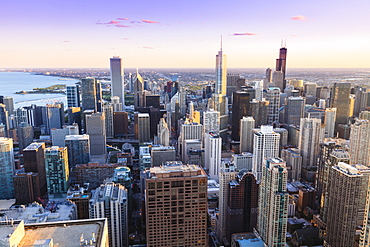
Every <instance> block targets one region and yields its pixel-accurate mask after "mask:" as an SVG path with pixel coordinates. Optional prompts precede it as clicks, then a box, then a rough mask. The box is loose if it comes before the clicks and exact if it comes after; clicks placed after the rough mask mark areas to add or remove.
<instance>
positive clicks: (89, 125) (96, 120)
mask: <svg viewBox="0 0 370 247" xmlns="http://www.w3.org/2000/svg"><path fill="white" fill-rule="evenodd" d="M86 134H88V135H89V136H90V154H91V155H105V154H106V152H107V149H106V147H105V145H106V134H105V115H104V113H100V112H99V113H93V114H90V115H86Z"/></svg>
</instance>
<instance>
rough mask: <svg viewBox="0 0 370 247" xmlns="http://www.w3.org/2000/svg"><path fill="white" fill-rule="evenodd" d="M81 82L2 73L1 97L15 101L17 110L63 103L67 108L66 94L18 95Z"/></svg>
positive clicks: (61, 78) (51, 77) (28, 74)
mask: <svg viewBox="0 0 370 247" xmlns="http://www.w3.org/2000/svg"><path fill="white" fill-rule="evenodd" d="M78 81H79V80H77V79H67V78H65V77H56V76H45V75H35V74H33V73H26V72H0V95H3V96H10V97H13V99H14V106H15V109H16V108H18V107H22V106H29V105H31V104H36V105H45V104H52V103H54V102H57V101H62V102H63V103H64V106H65V107H67V106H66V101H67V100H66V96H65V95H64V94H16V93H15V92H18V91H22V90H24V91H29V90H32V89H33V88H36V87H41V88H43V87H49V86H52V85H55V84H65V85H73V84H75V83H76V82H78Z"/></svg>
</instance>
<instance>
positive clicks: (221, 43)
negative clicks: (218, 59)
mask: <svg viewBox="0 0 370 247" xmlns="http://www.w3.org/2000/svg"><path fill="white" fill-rule="evenodd" d="M220 51H222V35H221V50H220Z"/></svg>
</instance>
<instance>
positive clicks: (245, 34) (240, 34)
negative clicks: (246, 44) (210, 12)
mask: <svg viewBox="0 0 370 247" xmlns="http://www.w3.org/2000/svg"><path fill="white" fill-rule="evenodd" d="M232 35H233V36H254V35H257V34H256V33H233V34H232Z"/></svg>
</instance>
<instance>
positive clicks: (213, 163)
mask: <svg viewBox="0 0 370 247" xmlns="http://www.w3.org/2000/svg"><path fill="white" fill-rule="evenodd" d="M221 145H222V139H221V137H220V136H219V135H217V134H216V133H214V132H209V133H206V134H205V138H204V156H205V160H204V164H205V166H206V168H207V169H208V173H209V175H210V176H211V178H212V179H215V180H216V181H218V179H219V173H220V167H221Z"/></svg>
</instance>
